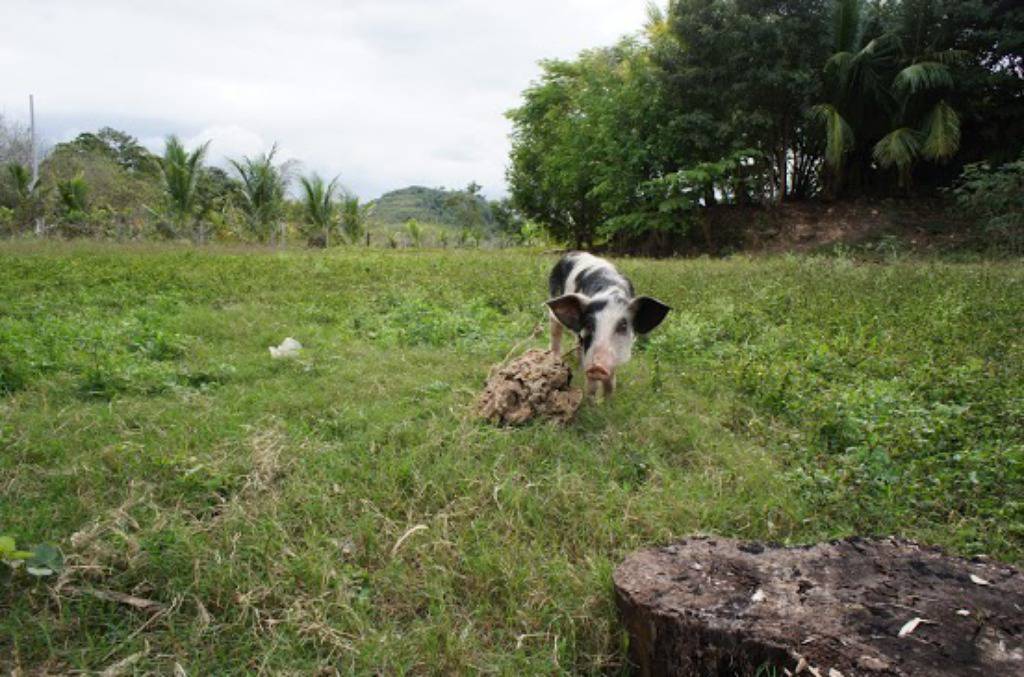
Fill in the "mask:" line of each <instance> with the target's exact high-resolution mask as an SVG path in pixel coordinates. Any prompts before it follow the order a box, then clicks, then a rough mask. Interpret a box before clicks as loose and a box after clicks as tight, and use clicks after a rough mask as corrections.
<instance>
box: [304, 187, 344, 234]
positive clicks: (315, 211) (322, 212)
mask: <svg viewBox="0 0 1024 677" xmlns="http://www.w3.org/2000/svg"><path fill="white" fill-rule="evenodd" d="M301 183H302V205H303V209H304V211H305V217H306V222H307V223H309V225H310V226H312V228H313V229H315V230H317V231H319V232H320V233H322V234H323V238H324V246H325V247H330V246H331V239H330V238H331V230H332V229H333V228H334V227H335V226H336V225H337V221H336V218H337V211H338V205H337V203H336V202H335V200H334V194H335V191H337V189H338V178H337V177H335V178H333V179H331V181H330V183H326V184H325V183H324V180H323V178H322V177H321V176H320V175H319V174H313V175H312V176H310V177H305V176H303V177H302V178H301Z"/></svg>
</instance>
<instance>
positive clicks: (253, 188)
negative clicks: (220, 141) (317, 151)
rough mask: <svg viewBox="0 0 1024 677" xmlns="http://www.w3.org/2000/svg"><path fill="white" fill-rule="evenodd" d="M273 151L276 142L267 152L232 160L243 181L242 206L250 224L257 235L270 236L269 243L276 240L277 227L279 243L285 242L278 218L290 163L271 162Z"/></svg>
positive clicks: (282, 203) (275, 150)
mask: <svg viewBox="0 0 1024 677" xmlns="http://www.w3.org/2000/svg"><path fill="white" fill-rule="evenodd" d="M276 154H277V144H276V143H275V144H274V145H273V147H271V149H270V152H269V153H263V154H261V155H258V156H256V157H244V158H242V159H241V160H231V165H232V166H233V167H234V168H235V171H236V172H237V173H238V178H239V179H241V181H242V210H243V211H244V212H245V215H246V219H247V220H248V222H249V227H250V228H251V229H252V231H253V232H254V233H255V234H256V236H257V237H258V238H259V239H261V240H262V239H264V238H267V237H269V238H270V244H271V245H273V244H274V243H275V235H276V233H275V226H279V227H280V230H281V233H280V236H281V243H282V244H283V242H284V224H283V223H280V219H281V215H282V212H283V210H284V197H285V191H286V189H287V188H288V181H289V179H290V175H291V171H290V170H291V167H290V164H289V163H287V162H285V163H282V164H281V165H275V164H274V156H275V155H276Z"/></svg>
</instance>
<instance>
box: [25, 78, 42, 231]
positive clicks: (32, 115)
mask: <svg viewBox="0 0 1024 677" xmlns="http://www.w3.org/2000/svg"><path fill="white" fill-rule="evenodd" d="M28 120H29V129H30V139H31V140H30V143H29V147H30V149H31V151H30V152H31V153H32V183H31V184H30V185H29V191H30V192H35V190H36V189H37V188H38V186H39V151H38V150H37V149H36V102H35V97H33V96H32V95H31V94H29V95H28ZM42 234H43V217H42V216H37V217H36V235H37V236H39V235H42Z"/></svg>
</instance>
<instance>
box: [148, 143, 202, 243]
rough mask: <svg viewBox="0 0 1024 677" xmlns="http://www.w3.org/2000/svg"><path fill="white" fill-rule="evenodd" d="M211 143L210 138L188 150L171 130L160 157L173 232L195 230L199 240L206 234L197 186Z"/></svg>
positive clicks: (167, 208) (165, 196)
mask: <svg viewBox="0 0 1024 677" xmlns="http://www.w3.org/2000/svg"><path fill="white" fill-rule="evenodd" d="M209 146H210V142H209V141H207V142H206V143H204V144H203V145H201V146H199V147H198V148H196V149H195V150H193V151H192V152H191V153H189V152H188V151H187V150H185V146H184V145H182V143H181V140H179V139H178V137H177V136H174V135H173V134H172V135H171V136H168V137H167V141H166V143H165V145H164V156H163V158H161V160H160V175H161V178H162V179H163V189H164V209H165V213H166V214H167V216H168V217H170V220H171V223H172V224H173V229H174V232H175V234H176V235H180V234H181V233H182V232H186V231H193V232H194V236H195V238H196V240H197V241H198V242H200V243H202V242H203V240H204V239H205V235H206V234H205V233H204V232H203V227H202V225H201V224H200V223H199V219H198V218H197V197H198V190H197V186H198V184H199V177H200V175H201V174H202V169H203V160H204V159H205V158H206V151H207V149H208V148H209Z"/></svg>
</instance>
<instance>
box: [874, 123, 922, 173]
mask: <svg viewBox="0 0 1024 677" xmlns="http://www.w3.org/2000/svg"><path fill="white" fill-rule="evenodd" d="M920 154H921V138H920V135H919V134H918V132H917V131H915V130H913V129H910V128H909V127H900V128H899V129H894V130H892V131H891V132H889V133H888V134H886V135H885V136H884V137H882V140H881V141H879V142H878V143H877V144H875V150H874V157H875V160H876V161H877V162H878V164H879V165H881V166H882V167H892V166H896V167H898V168H899V169H901V170H906V169H908V168H909V167H910V166H911V165H912V164H913V163H914V160H916V159H917V157H918V156H919V155H920Z"/></svg>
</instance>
